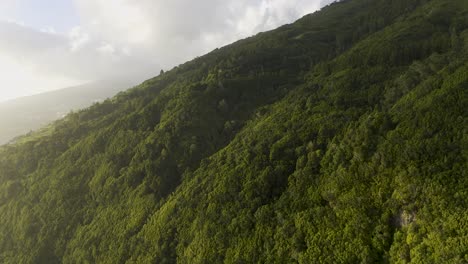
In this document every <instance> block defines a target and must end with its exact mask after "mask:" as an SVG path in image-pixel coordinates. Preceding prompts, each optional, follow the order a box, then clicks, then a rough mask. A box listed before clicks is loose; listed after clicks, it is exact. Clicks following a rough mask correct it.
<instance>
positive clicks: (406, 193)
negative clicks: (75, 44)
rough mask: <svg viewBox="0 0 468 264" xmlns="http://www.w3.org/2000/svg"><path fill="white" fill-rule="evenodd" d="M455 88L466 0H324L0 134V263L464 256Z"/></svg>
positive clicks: (466, 188)
mask: <svg viewBox="0 0 468 264" xmlns="http://www.w3.org/2000/svg"><path fill="white" fill-rule="evenodd" d="M467 88H468V2H467V1H465V0H450V1H448V0H420V1H418V0H392V1H389V0H373V1H370V0H349V1H341V2H340V3H336V4H333V5H331V6H329V7H327V8H324V9H323V10H322V11H320V12H318V13H315V14H312V15H308V16H306V17H304V18H302V19H300V20H299V21H297V22H296V23H294V24H291V25H286V26H283V27H281V28H279V29H277V30H274V31H271V32H266V33H261V34H259V35H257V36H255V37H252V38H249V39H246V40H242V41H239V42H237V43H234V44H232V45H230V46H227V47H224V48H221V49H217V50H215V51H213V52H211V53H210V54H207V55H205V56H203V57H200V58H197V59H195V60H194V61H191V62H188V63H186V64H184V65H181V66H179V67H176V68H174V69H172V70H170V71H167V72H164V73H163V74H162V75H160V76H158V77H156V78H154V79H151V80H148V81H146V82H144V83H143V84H141V85H140V86H138V87H136V88H134V89H131V90H129V91H127V92H123V93H120V94H119V95H117V96H116V97H114V98H113V99H110V100H107V101H105V102H102V103H100V104H96V105H94V106H92V107H90V108H88V109H86V110H83V111H80V112H76V113H72V114H70V115H68V116H67V117H66V118H65V119H63V120H60V121H58V122H56V123H55V124H53V127H51V128H50V130H48V131H49V132H48V133H44V134H43V135H35V137H32V138H30V139H29V140H23V141H22V142H21V143H18V144H16V145H8V146H5V147H3V148H0V216H1V217H0V262H1V263H176V262H177V263H408V262H412V263H466V262H468V176H467V175H466V172H467V171H468V168H467V164H468V163H467V155H468V153H467V151H468V137H467V135H468V131H467V127H468V126H467V111H466V109H468V97H467V93H466V91H467Z"/></svg>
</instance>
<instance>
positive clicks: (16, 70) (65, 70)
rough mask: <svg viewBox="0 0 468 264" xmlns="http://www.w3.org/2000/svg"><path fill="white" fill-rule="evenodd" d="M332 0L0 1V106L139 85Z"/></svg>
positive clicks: (289, 21)
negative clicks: (87, 86) (106, 85)
mask: <svg viewBox="0 0 468 264" xmlns="http://www.w3.org/2000/svg"><path fill="white" fill-rule="evenodd" d="M330 2H332V0H199V1H194V0H170V1H168V0H47V1H40V0H0V102H2V101H6V100H10V99H12V98H16V97H21V96H26V95H31V94H37V93H41V92H45V91H49V90H54V89H60V88H65V87H69V86H74V85H79V84H83V83H87V82H91V81H96V80H107V79H114V80H115V79H123V80H130V81H134V82H135V83H137V82H141V81H143V80H145V79H148V78H150V77H152V76H155V75H157V74H158V73H159V71H160V70H161V69H164V70H168V69H171V68H172V67H174V66H177V65H179V64H181V63H184V62H185V61H187V60H190V59H192V58H194V57H196V56H201V55H203V54H205V53H207V52H209V51H211V50H213V49H215V48H217V47H220V46H224V45H227V44H229V43H231V42H234V41H236V40H238V39H241V38H245V37H248V36H251V35H254V34H256V33H258V32H262V31H266V30H271V29H274V28H276V27H278V26H280V25H283V24H286V23H291V22H294V21H295V20H297V19H299V18H300V17H302V16H304V15H306V14H308V13H312V12H314V11H316V10H318V9H319V8H320V7H323V6H324V5H326V4H328V3H330Z"/></svg>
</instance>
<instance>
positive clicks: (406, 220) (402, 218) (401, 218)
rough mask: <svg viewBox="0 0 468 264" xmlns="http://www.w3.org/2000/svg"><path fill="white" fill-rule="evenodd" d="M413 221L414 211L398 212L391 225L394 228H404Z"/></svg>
mask: <svg viewBox="0 0 468 264" xmlns="http://www.w3.org/2000/svg"><path fill="white" fill-rule="evenodd" d="M414 221H416V213H415V212H414V211H408V210H400V212H399V213H398V214H397V215H396V216H395V217H394V218H393V225H394V226H395V227H406V226H408V225H410V224H411V223H413V222H414Z"/></svg>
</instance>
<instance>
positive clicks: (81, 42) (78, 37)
mask: <svg viewBox="0 0 468 264" xmlns="http://www.w3.org/2000/svg"><path fill="white" fill-rule="evenodd" d="M69 38H70V50H71V51H73V52H75V51H78V50H79V49H81V48H82V47H83V46H85V45H86V44H88V43H89V41H90V38H89V34H88V33H86V32H84V31H83V29H81V27H79V26H77V27H74V28H72V29H71V30H70V33H69Z"/></svg>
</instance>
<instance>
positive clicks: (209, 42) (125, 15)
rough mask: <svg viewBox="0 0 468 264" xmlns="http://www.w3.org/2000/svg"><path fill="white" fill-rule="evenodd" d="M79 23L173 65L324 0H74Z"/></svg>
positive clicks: (293, 17) (295, 16)
mask: <svg viewBox="0 0 468 264" xmlns="http://www.w3.org/2000/svg"><path fill="white" fill-rule="evenodd" d="M75 5H76V6H77V8H78V12H79V14H80V18H81V20H82V21H83V24H82V25H81V26H82V27H83V28H85V29H86V30H87V31H88V32H90V34H91V35H94V36H99V37H100V38H102V39H104V40H105V41H106V42H108V43H110V44H111V45H112V46H114V47H127V48H128V47H130V49H131V50H138V51H139V52H140V53H141V54H143V55H144V56H145V57H147V58H149V59H151V60H154V61H153V62H154V63H158V64H160V65H162V66H163V67H171V66H174V65H176V64H179V63H182V62H184V61H186V60H189V59H191V58H193V57H195V56H199V55H202V54H203V53H206V52H209V51H210V50H212V49H214V48H216V47H219V46H222V45H226V44H228V43H230V42H233V41H235V40H237V39H240V38H244V37H247V36H250V35H252V34H255V33H258V32H260V31H265V30H270V29H273V28H275V27H277V26H280V25H282V24H285V23H290V22H293V21H294V20H296V19H298V18H300V17H301V16H303V15H305V14H307V13H310V12H313V11H316V10H317V9H318V8H319V7H320V5H321V1H320V0H260V1H253V0H223V1H221V0H204V1H191V0H171V1H163V0H140V1H132V0H75Z"/></svg>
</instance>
